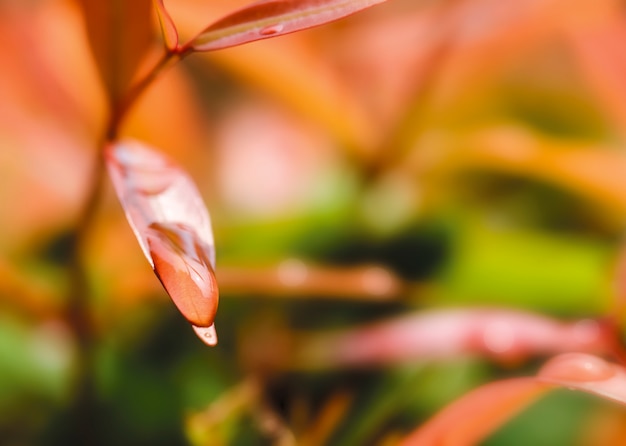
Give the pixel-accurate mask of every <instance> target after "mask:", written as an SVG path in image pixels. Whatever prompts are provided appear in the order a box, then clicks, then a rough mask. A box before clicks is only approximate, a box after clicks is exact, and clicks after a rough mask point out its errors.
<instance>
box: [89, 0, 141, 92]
mask: <svg viewBox="0 0 626 446" xmlns="http://www.w3.org/2000/svg"><path fill="white" fill-rule="evenodd" d="M79 3H80V5H81V7H82V9H83V13H84V15H85V22H86V23H85V25H86V28H87V35H88V38H89V44H90V46H91V49H92V52H93V55H94V58H95V61H96V65H97V66H98V69H99V71H100V75H101V77H102V80H103V82H104V85H105V87H106V90H107V92H108V94H109V97H110V98H111V99H112V100H113V101H116V100H118V99H119V98H120V97H121V95H123V94H124V92H125V91H126V88H127V87H128V85H129V84H130V81H131V80H132V77H133V75H134V74H135V70H136V69H137V68H138V66H139V63H140V62H141V59H142V57H143V56H144V55H145V54H146V52H147V50H148V49H149V48H150V45H151V43H152V39H153V29H152V22H151V14H150V12H151V10H150V7H151V6H150V0H133V1H126V0H110V1H94V0H80V1H79Z"/></svg>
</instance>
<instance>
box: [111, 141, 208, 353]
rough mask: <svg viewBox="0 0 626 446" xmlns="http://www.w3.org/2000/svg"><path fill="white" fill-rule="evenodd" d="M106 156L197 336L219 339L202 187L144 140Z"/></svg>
mask: <svg viewBox="0 0 626 446" xmlns="http://www.w3.org/2000/svg"><path fill="white" fill-rule="evenodd" d="M105 156H106V164H107V168H108V171H109V175H110V177H111V179H112V181H113V185H114V187H115V191H116V192H117V195H118V197H119V199H120V202H121V203H122V207H123V208H124V212H125V213H126V217H127V219H128V222H129V223H130V226H131V228H132V229H133V232H134V233H135V236H136V237H137V240H138V241H139V244H140V246H141V249H142V250H143V253H144V254H145V256H146V258H147V259H148V262H150V265H151V266H152V268H153V269H154V272H155V274H156V275H157V277H158V278H159V280H160V281H161V283H162V284H163V287H164V288H165V290H166V291H167V293H168V294H169V295H170V297H171V298H172V301H173V302H174V304H175V305H176V306H177V307H178V309H179V311H180V312H181V313H182V315H183V316H184V317H185V318H186V319H187V320H188V321H189V322H190V323H191V324H192V325H193V327H194V330H195V331H196V334H197V335H198V337H200V339H202V341H203V342H205V343H206V344H208V345H215V344H217V334H216V332H215V327H214V325H213V321H214V319H215V313H216V311H217V304H218V300H219V299H218V296H219V293H218V288H217V281H216V279H215V273H214V268H215V248H214V242H213V233H212V230H211V221H210V218H209V214H208V211H207V210H206V207H205V205H204V202H203V201H202V198H201V196H200V193H199V192H198V189H197V188H196V186H195V184H194V183H193V181H192V180H191V178H190V177H189V175H188V174H187V173H186V172H184V171H183V170H182V169H181V168H180V167H179V166H177V165H176V164H174V163H173V161H172V160H170V159H169V158H167V157H166V156H165V155H163V154H160V153H159V152H157V151H156V150H154V149H152V148H150V147H148V146H147V145H146V144H143V143H141V142H138V141H121V142H117V143H114V144H111V145H109V146H108V147H107V150H106V152H105Z"/></svg>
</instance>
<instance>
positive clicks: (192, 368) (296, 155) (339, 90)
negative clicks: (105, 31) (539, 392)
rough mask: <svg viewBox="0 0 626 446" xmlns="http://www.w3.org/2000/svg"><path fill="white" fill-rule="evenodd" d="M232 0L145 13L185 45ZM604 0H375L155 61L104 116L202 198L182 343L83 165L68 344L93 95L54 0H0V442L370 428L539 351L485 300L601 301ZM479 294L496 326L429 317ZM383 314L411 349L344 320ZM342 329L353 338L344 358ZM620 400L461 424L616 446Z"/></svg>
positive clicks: (93, 126) (608, 130)
mask: <svg viewBox="0 0 626 446" xmlns="http://www.w3.org/2000/svg"><path fill="white" fill-rule="evenodd" d="M170 3H171V4H170ZM244 4H245V2H243V1H240V0H237V1H233V0H229V1H225V0H224V1H206V0H202V1H200V0H179V1H170V2H167V3H166V6H167V8H168V9H169V10H170V12H171V14H172V17H173V19H174V21H175V22H176V23H177V24H178V26H179V28H180V31H181V34H182V35H183V36H187V37H190V36H192V35H193V34H194V33H195V32H197V31H199V30H201V29H202V28H203V27H204V26H205V25H207V24H208V23H210V22H212V21H214V20H216V19H217V18H219V17H221V16H222V15H224V14H226V13H228V12H230V11H232V10H234V9H236V8H237V7H239V6H242V5H244ZM624 6H625V5H624V4H623V2H620V1H612V0H593V1H592V0H575V1H571V0H569V1H565V0H520V1H516V2H502V1H499V0H471V1H470V0H432V1H431V0H429V1H417V0H389V1H388V2H387V3H385V4H383V5H381V6H377V7H375V8H372V9H370V10H368V11H365V12H363V13H360V14H357V15H355V16H352V17H350V18H347V19H345V20H341V21H339V22H336V23H333V24H330V25H326V26H323V27H320V28H316V29H312V30H307V31H304V32H300V33H297V34H292V35H289V36H284V37H280V38H277V39H270V40H266V41H262V42H256V43H252V44H248V45H245V46H241V47H237V48H232V49H227V50H222V51H218V52H214V53H206V54H195V55H192V56H190V57H189V58H187V59H186V60H185V61H184V62H182V63H181V64H179V65H178V66H176V67H174V68H172V69H171V70H169V71H168V72H167V73H165V74H164V75H163V76H162V78H160V79H159V80H158V81H157V82H156V83H155V85H153V86H152V88H151V89H150V90H149V91H148V92H147V94H146V95H145V96H144V97H143V98H142V99H141V102H140V103H139V104H138V106H137V107H136V108H135V109H134V110H133V113H132V115H131V116H130V119H129V121H128V122H127V123H126V125H125V127H124V129H123V134H124V136H130V137H134V138H138V139H142V140H144V141H146V142H148V143H149V144H152V145H153V146H155V147H158V148H159V149H161V150H162V151H163V152H165V153H167V154H169V156H171V157H172V158H174V159H176V160H177V161H178V162H179V163H180V164H181V165H183V166H185V168H186V169H187V170H188V172H189V173H190V175H191V176H192V177H193V178H194V179H195V181H196V182H197V184H198V186H199V188H200V190H201V192H202V194H203V196H204V198H205V200H206V203H207V206H208V208H209V210H210V212H211V216H212V220H213V226H214V231H215V239H216V249H217V270H216V273H217V277H218V280H219V282H220V290H221V297H220V308H219V311H218V316H217V320H216V326H217V330H218V335H219V344H218V346H217V347H215V348H208V347H207V346H205V345H204V344H203V343H202V342H200V341H199V340H198V339H197V338H196V337H195V336H194V334H193V332H192V331H191V330H190V328H189V325H188V323H187V322H186V321H185V320H184V318H183V317H182V316H181V315H180V314H179V313H178V312H177V311H176V309H175V307H174V306H173V305H172V304H171V302H170V300H169V298H168V297H167V295H166V294H165V292H164V291H163V289H162V288H161V287H160V284H159V282H158V280H157V279H156V278H155V277H154V275H153V273H152V272H151V271H150V267H149V265H148V263H147V262H146V261H145V259H144V258H143V257H142V254H141V250H140V249H139V246H138V245H137V243H136V241H135V240H134V239H133V235H132V232H131V230H130V228H129V227H128V224H127V222H126V220H125V218H124V216H123V212H122V210H121V208H120V206H119V204H118V203H117V201H116V198H115V197H114V194H113V191H112V187H111V185H110V184H109V183H108V181H107V182H105V185H104V190H103V191H102V195H101V200H100V203H99V206H98V211H97V215H96V217H95V219H94V220H93V222H91V225H90V227H89V231H88V235H87V238H86V242H85V243H84V246H82V247H81V249H82V251H83V257H82V258H83V261H84V264H85V265H86V267H87V271H88V279H89V281H88V282H89V283H88V287H89V290H90V293H89V295H88V296H84V302H85V307H86V313H85V314H87V315H88V317H87V318H86V319H85V322H86V324H87V325H88V327H89V330H88V331H89V333H90V339H89V342H87V343H85V342H84V339H82V340H81V339H80V337H81V336H82V335H81V334H80V333H79V332H77V331H76V326H75V325H73V324H72V323H71V322H70V313H69V307H70V306H71V305H70V303H69V301H68V297H67V296H68V295H69V294H70V290H71V289H72V280H74V279H73V276H72V274H71V269H72V258H71V252H72V250H73V249H74V248H75V247H74V245H73V243H74V241H75V240H76V239H75V235H76V231H77V228H76V221H77V219H78V218H79V215H80V212H81V208H82V206H83V204H84V202H85V199H86V197H87V195H88V193H89V188H90V187H91V184H92V180H93V177H94V175H95V174H94V173H93V170H92V163H93V160H94V159H95V158H96V156H97V150H98V141H99V139H98V135H99V134H100V133H101V132H102V129H103V126H104V122H105V119H106V113H107V112H106V105H105V104H106V93H105V92H104V90H103V87H102V84H101V82H100V79H99V77H98V70H97V65H98V64H97V63H96V62H97V61H96V60H94V56H93V55H92V53H91V52H90V45H89V39H88V37H87V33H86V26H85V23H86V22H85V19H84V16H83V13H82V10H81V8H80V7H79V5H78V2H73V1H69V0H34V1H28V2H26V1H11V0H2V1H0V39H1V41H2V42H4V44H3V45H0V228H1V229H2V230H1V231H0V248H1V250H0V444H3V445H4V444H6V445H30V444H41V445H61V444H128V445H131V444H132V445H151V446H157V445H179V444H180V445H186V444H192V445H256V444H259V445H262V444H276V445H289V444H302V445H311V446H315V445H341V446H350V445H355V446H356V445H373V444H389V445H392V444H395V442H396V441H397V440H399V439H400V438H402V437H403V436H404V435H405V434H406V433H408V432H410V431H411V430H412V429H414V428H416V427H417V426H419V425H420V424H421V423H423V422H424V421H425V420H427V419H428V418H429V417H430V416H432V414H433V413H435V412H436V411H437V410H439V409H440V408H442V407H444V406H445V405H446V404H447V403H449V402H451V401H453V400H454V399H456V398H458V397H459V396H460V395H462V394H464V393H466V392H467V391H468V390H470V389H472V388H474V387H477V386H479V385H480V384H482V383H485V382H489V381H492V380H495V379H500V378H503V377H508V376H517V375H530V374H533V373H534V372H535V371H536V370H537V367H538V366H539V365H540V364H541V363H542V362H543V361H544V360H545V359H546V357H547V356H548V354H549V353H550V352H546V351H540V350H541V349H537V350H539V351H525V352H516V353H515V354H512V353H511V352H507V351H506V350H507V348H508V347H507V345H508V344H507V342H506V338H505V339H504V341H502V336H505V337H506V336H507V331H506V325H507V323H508V322H507V321H508V319H507V318H506V317H508V316H510V315H514V316H515V315H518V312H530V313H536V314H538V315H542V316H545V317H549V318H554V319H556V320H560V321H563V322H564V323H569V322H570V321H571V322H572V323H574V322H576V321H578V323H588V324H594V323H595V322H593V321H594V320H599V319H602V318H606V317H607V316H609V315H611V314H613V315H615V314H617V315H618V316H619V309H620V308H621V307H620V306H619V305H618V304H616V302H619V298H620V287H619V286H618V284H619V280H617V277H618V275H617V272H616V271H617V265H618V264H619V258H620V251H621V246H622V234H623V228H624V223H625V221H626V152H625V150H624V147H625V146H624V135H625V133H626V131H625V129H626V17H625V15H624V14H625V11H626V9H625V8H624ZM149 19H150V24H151V26H152V28H151V29H153V30H154V31H153V32H154V39H153V45H154V52H156V53H158V52H159V51H162V44H161V43H160V42H159V33H158V25H157V24H156V22H155V19H154V17H152V13H151V12H150V13H149ZM131 23H133V22H132V21H126V22H124V21H121V22H118V23H116V24H115V26H114V27H112V28H111V29H110V35H109V37H111V36H114V37H115V36H116V37H118V38H119V39H121V40H122V42H123V41H124V40H123V39H124V38H125V36H126V34H127V33H129V32H131V33H132V31H128V30H129V29H131V30H132V29H134V28H133V25H131ZM183 40H184V39H183ZM122 45H123V43H122ZM483 308H488V309H491V310H494V311H504V312H505V313H502V315H503V319H502V320H503V321H504V322H503V324H504V325H505V327H504V328H498V329H495V332H494V333H495V334H494V333H492V335H490V336H491V337H490V338H489V339H483V341H484V342H483V343H482V344H481V345H483V344H484V345H486V348H482V347H481V348H479V347H477V345H478V344H477V342H474V343H472V342H467V343H464V344H462V345H461V347H458V348H452V347H450V345H451V344H452V341H451V340H450V338H449V337H448V335H449V333H450V331H449V330H447V329H444V327H446V326H448V325H449V324H452V325H454V326H456V325H455V324H460V326H462V325H463V324H469V323H470V322H468V321H469V320H473V319H472V317H471V315H472V314H474V313H472V312H473V311H475V310H476V309H483ZM497 314H500V313H497ZM520 314H521V313H520ZM420 315H421V316H422V317H423V320H422V319H419V317H420ZM429 315H430V316H433V315H436V316H437V317H440V318H441V319H436V318H435V319H433V321H434V322H433V321H431V320H430V319H429V317H430V316H429ZM458 315H461V316H460V317H459V318H458V319H454V318H453V317H456V316H458ZM507 315H508V316H507ZM399 316H407V317H416V318H417V319H415V324H413V325H415V326H416V327H419V329H422V330H426V332H428V333H429V334H430V335H431V337H430V338H428V339H429V341H428V343H427V344H428V345H427V348H426V347H424V349H425V351H427V352H426V353H424V354H421V353H420V352H419V351H418V352H417V353H415V352H411V351H409V350H408V349H407V350H403V349H402V347H401V342H400V341H399V340H401V339H403V338H410V337H411V334H410V332H411V330H412V328H411V324H409V325H408V326H405V325H403V326H402V327H401V328H398V330H399V331H398V333H397V335H396V336H397V339H398V343H397V344H384V345H382V344H380V343H379V342H378V338H377V337H376V336H368V335H367V333H364V332H363V331H359V329H360V327H362V326H363V325H364V324H370V323H374V322H381V321H389V322H388V323H389V324H391V326H393V324H394V322H393V321H395V320H396V319H394V318H396V317H399ZM466 316H467V317H466ZM455 321H458V322H455ZM581 321H582V322H581ZM429 322H432V323H430V325H421V324H422V323H424V324H427V323H429ZM532 326H533V324H532V323H528V327H529V328H528V330H532ZM424 327H426V328H424ZM403 330H405V331H403ZM338 334H344V335H347V336H348V335H349V336H352V338H350V339H351V341H350V342H351V343H349V346H350V347H349V348H348V350H346V351H340V350H338V348H339V347H338V345H340V344H341V343H340V342H339V341H338V339H340V338H338V337H336V336H338ZM499 341H502V342H504V346H503V345H502V344H501V343H500V344H499V343H498V342H499ZM379 344H380V345H379ZM341 345H343V344H341ZM398 345H400V347H398ZM484 345H483V347H484ZM343 348H345V346H344V347H343ZM359 349H363V350H364V351H366V352H367V351H368V349H371V352H373V353H370V354H369V355H370V356H368V358H369V359H368V360H367V361H362V362H359V361H358V360H354V361H351V360H350V356H349V355H348V351H349V352H354V351H357V352H358V351H360V350H359ZM490 349H491V350H490ZM563 349H564V350H566V349H567V348H566V347H563ZM556 350H558V346H557V347H556ZM390 351H393V352H396V353H394V354H390V353H389V352H390ZM508 353H511V354H508ZM522 353H523V354H522ZM346 355H347V356H346ZM357 356H358V354H357ZM390 356H392V357H390ZM85 385H87V386H88V387H89V389H90V390H89V392H88V393H89V395H90V397H89V398H86V397H85V390H84V387H83V386H85ZM81 389H82V390H81ZM625 419H626V411H624V409H622V408H619V407H617V406H614V405H612V404H609V403H606V402H602V401H599V400H598V399H597V398H593V397H590V396H585V395H580V394H576V393H572V392H568V391H564V390H563V391H556V392H553V393H551V394H550V395H549V396H548V397H546V398H543V399H541V400H540V401H539V402H538V403H537V404H534V405H532V406H531V407H530V408H528V409H527V410H526V411H524V412H523V413H522V414H521V415H520V416H518V417H517V418H515V419H514V420H512V421H511V422H510V423H508V424H506V425H505V426H504V427H503V428H502V429H500V430H499V431H497V432H495V433H494V434H493V435H492V436H491V437H490V438H489V439H488V440H487V442H486V443H485V444H488V445H491V446H496V445H507V446H511V445H528V444H533V445H573V444H581V445H592V444H593V445H598V444H620V439H621V441H626V440H625V439H626V432H625V431H624V428H623V427H621V426H623V425H624V421H625ZM76 438H82V439H83V440H84V441H85V442H84V443H76V442H73V441H78V440H75V439H76ZM607 438H610V439H611V440H607ZM83 440H81V441H83ZM602 441H605V442H604V443H602Z"/></svg>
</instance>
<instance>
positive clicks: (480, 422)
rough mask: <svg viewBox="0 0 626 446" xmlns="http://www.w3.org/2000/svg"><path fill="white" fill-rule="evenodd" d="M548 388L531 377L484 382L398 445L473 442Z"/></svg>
mask: <svg viewBox="0 0 626 446" xmlns="http://www.w3.org/2000/svg"><path fill="white" fill-rule="evenodd" d="M547 390H548V387H547V386H545V385H541V384H540V383H538V382H537V381H536V380H535V379H534V378H517V379H510V380H505V381H496V382H492V383H489V384H486V385H484V386H482V387H479V388H478V389H475V390H473V391H471V392H470V393H468V394H466V395H464V396H462V397H461V398H459V399H458V400H456V401H454V402H453V403H452V404H450V405H448V406H447V407H445V408H444V409H443V410H442V411H440V412H439V413H437V414H436V415H435V416H434V417H432V418H431V419H430V420H428V421H427V422H426V423H425V424H424V425H422V426H420V427H419V428H418V429H417V430H415V431H414V432H412V433H411V434H410V435H409V436H407V437H406V438H404V439H403V440H402V441H401V442H400V443H399V445H400V446H439V445H450V446H452V445H454V446H461V445H473V444H479V443H480V441H481V440H482V439H483V438H485V437H486V436H487V435H489V434H490V433H491V432H493V431H494V430H496V429H497V428H498V427H499V426H500V425H502V424H503V423H505V422H506V421H507V420H508V419H509V418H511V417H512V416H513V415H515V414H516V413H517V412H519V411H520V410H522V409H523V408H524V407H526V406H527V405H528V404H530V403H532V402H533V401H534V400H535V399H536V398H538V397H539V396H541V395H542V394H543V393H544V392H546V391H547Z"/></svg>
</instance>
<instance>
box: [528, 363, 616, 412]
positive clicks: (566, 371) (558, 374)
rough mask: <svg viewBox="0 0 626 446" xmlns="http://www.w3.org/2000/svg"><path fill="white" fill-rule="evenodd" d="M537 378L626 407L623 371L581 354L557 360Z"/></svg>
mask: <svg viewBox="0 0 626 446" xmlns="http://www.w3.org/2000/svg"><path fill="white" fill-rule="evenodd" d="M537 377H538V379H539V381H541V382H545V383H550V384H556V385H559V386H563V387H567V388H569V389H572V390H582V391H584V392H587V393H591V394H593V395H597V396H600V397H602V398H605V399H609V400H613V401H616V402H618V403H621V404H626V369H624V367H621V366H618V365H615V364H612V363H609V362H607V361H605V360H604V359H602V358H598V357H597V356H592V355H587V354H584V353H567V354H563V355H560V356H557V357H556V358H552V359H551V360H550V361H548V363H546V364H545V365H544V366H543V367H542V368H541V370H540V371H539V374H538V375H537Z"/></svg>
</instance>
